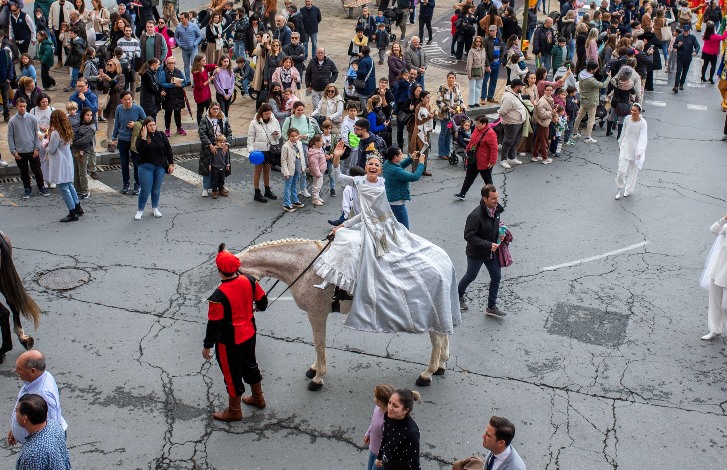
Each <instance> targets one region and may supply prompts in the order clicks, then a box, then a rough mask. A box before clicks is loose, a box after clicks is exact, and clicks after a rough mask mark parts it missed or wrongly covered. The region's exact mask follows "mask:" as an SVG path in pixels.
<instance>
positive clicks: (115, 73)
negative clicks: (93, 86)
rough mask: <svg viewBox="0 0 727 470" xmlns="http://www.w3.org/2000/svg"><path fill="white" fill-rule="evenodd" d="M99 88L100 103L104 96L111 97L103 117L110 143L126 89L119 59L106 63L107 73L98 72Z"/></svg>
mask: <svg viewBox="0 0 727 470" xmlns="http://www.w3.org/2000/svg"><path fill="white" fill-rule="evenodd" d="M98 88H99V90H101V94H99V101H100V99H101V96H102V95H103V94H107V95H109V97H108V102H107V104H106V108H104V110H103V116H104V118H105V120H106V137H107V138H108V140H109V141H110V140H111V132H112V131H113V129H114V116H115V115H116V114H115V113H116V107H117V106H118V105H119V94H120V93H121V91H122V90H123V89H124V88H126V80H125V79H124V73H123V72H122V70H121V63H120V62H119V60H118V59H116V58H113V59H109V60H108V62H106V71H105V72H104V71H103V70H99V71H98Z"/></svg>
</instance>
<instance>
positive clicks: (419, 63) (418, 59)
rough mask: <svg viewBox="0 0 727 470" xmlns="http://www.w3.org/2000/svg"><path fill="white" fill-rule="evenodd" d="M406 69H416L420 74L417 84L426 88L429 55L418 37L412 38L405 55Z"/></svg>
mask: <svg viewBox="0 0 727 470" xmlns="http://www.w3.org/2000/svg"><path fill="white" fill-rule="evenodd" d="M404 63H405V64H406V68H407V69H409V70H411V69H416V70H417V72H418V73H419V76H418V77H417V82H418V83H419V84H420V85H421V86H422V88H423V87H424V72H425V71H426V69H427V53H426V52H424V50H423V49H422V48H421V41H420V40H419V37H418V36H412V37H411V41H410V42H409V46H408V47H407V48H406V52H405V53H404Z"/></svg>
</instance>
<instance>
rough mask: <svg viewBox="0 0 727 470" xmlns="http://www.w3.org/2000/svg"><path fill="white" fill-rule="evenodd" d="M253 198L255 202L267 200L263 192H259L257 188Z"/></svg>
mask: <svg viewBox="0 0 727 470" xmlns="http://www.w3.org/2000/svg"><path fill="white" fill-rule="evenodd" d="M253 199H254V200H255V201H257V202H268V200H267V199H265V198H264V197H263V193H261V192H260V190H259V189H256V190H255V197H254V198H253Z"/></svg>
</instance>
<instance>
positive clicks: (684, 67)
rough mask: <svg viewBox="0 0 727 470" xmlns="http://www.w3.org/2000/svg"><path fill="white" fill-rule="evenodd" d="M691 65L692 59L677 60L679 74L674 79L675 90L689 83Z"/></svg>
mask: <svg viewBox="0 0 727 470" xmlns="http://www.w3.org/2000/svg"><path fill="white" fill-rule="evenodd" d="M691 63H692V58H691V57H690V58H689V59H686V60H685V59H679V58H677V73H676V76H675V77H674V88H676V87H678V86H684V82H686V81H687V73H688V72H689V66H690V65H691Z"/></svg>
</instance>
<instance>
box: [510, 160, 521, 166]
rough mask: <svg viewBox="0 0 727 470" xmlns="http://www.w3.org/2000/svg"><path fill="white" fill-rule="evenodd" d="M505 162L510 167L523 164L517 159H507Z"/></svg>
mask: <svg viewBox="0 0 727 470" xmlns="http://www.w3.org/2000/svg"><path fill="white" fill-rule="evenodd" d="M507 162H508V163H509V164H510V166H512V165H522V164H523V162H521V161H520V160H518V159H517V158H508V159H507Z"/></svg>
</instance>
